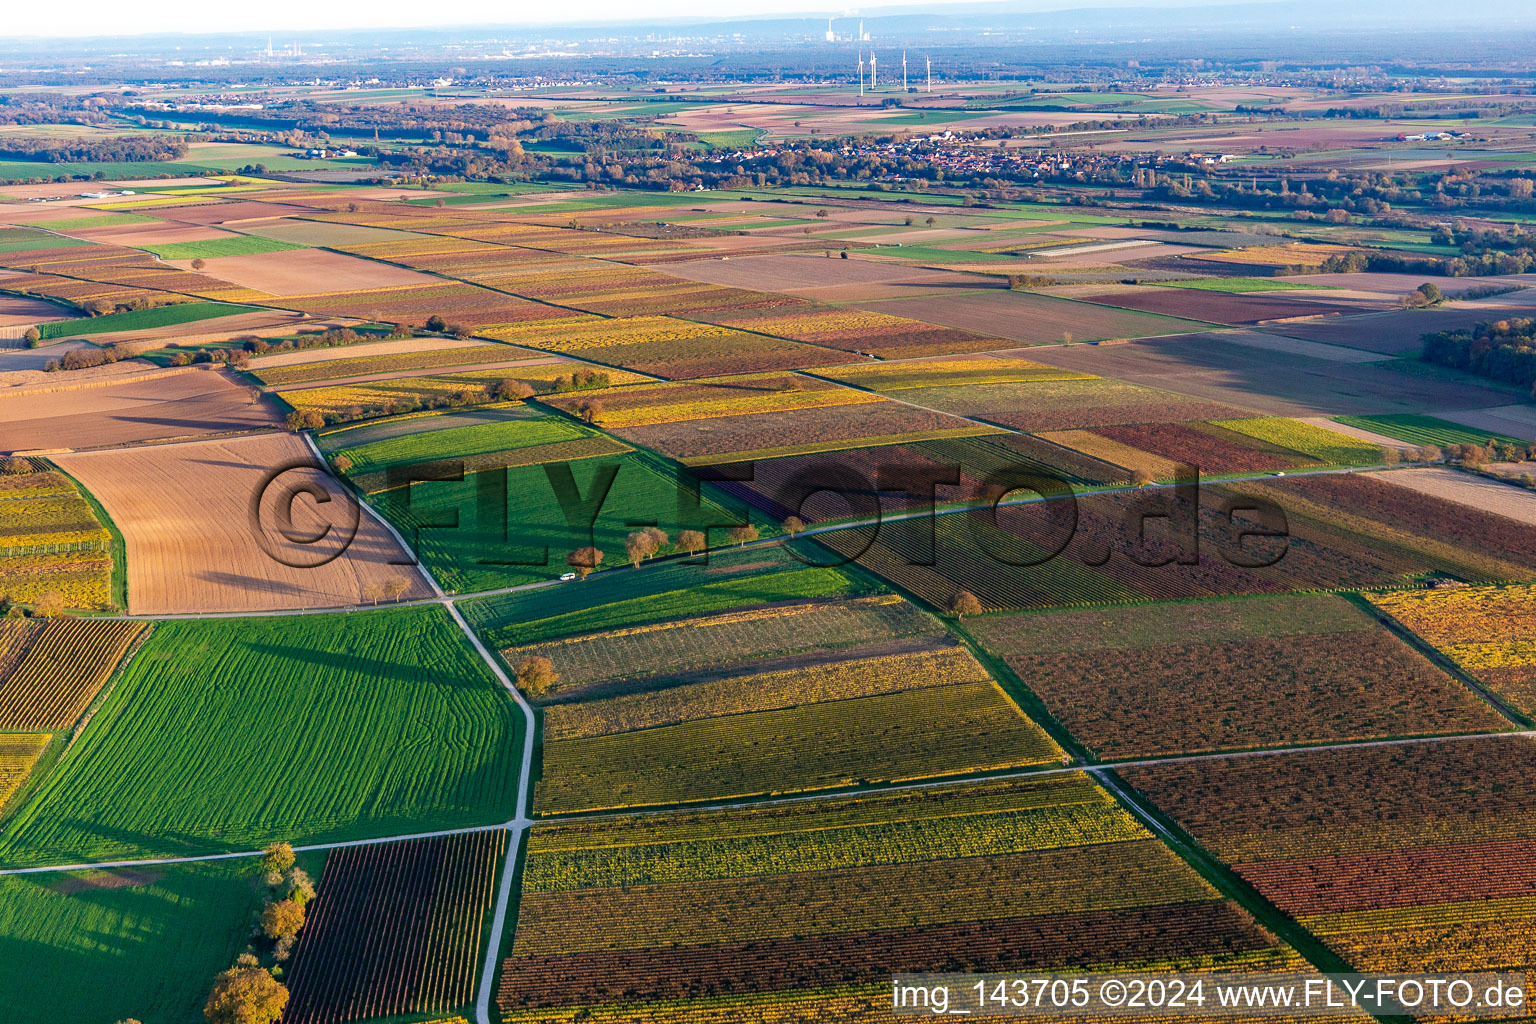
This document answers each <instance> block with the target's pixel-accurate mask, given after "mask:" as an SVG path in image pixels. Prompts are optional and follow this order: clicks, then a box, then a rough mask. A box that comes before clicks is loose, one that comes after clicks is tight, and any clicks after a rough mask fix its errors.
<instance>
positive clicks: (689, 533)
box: [677, 530, 709, 555]
mask: <svg viewBox="0 0 1536 1024" xmlns="http://www.w3.org/2000/svg"><path fill="white" fill-rule="evenodd" d="M708 543H709V541H708V540H707V539H706V538H705V536H704V534H703V532H702V531H700V530H684V531H683V532H682V533H679V534H678V535H677V546H678V547H680V548H682V549H683V550H684V551H686V552H688V553H689V554H690V555H696V554H698V553H699V552H700V551H703V550H704V546H705V545H706V544H708Z"/></svg>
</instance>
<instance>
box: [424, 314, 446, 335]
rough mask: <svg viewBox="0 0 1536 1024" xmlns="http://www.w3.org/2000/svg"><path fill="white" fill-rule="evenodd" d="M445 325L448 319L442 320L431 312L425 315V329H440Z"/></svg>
mask: <svg viewBox="0 0 1536 1024" xmlns="http://www.w3.org/2000/svg"><path fill="white" fill-rule="evenodd" d="M447 326H448V321H446V320H444V319H443V318H442V317H440V316H438V315H437V314H436V313H433V314H432V315H431V316H429V317H427V330H429V331H440V330H442V329H443V328H444V327H447Z"/></svg>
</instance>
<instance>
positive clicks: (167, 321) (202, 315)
mask: <svg viewBox="0 0 1536 1024" xmlns="http://www.w3.org/2000/svg"><path fill="white" fill-rule="evenodd" d="M255 312H257V307H256V306H240V305H236V304H235V303H232V302H183V303H179V304H177V305H174V306H154V307H152V308H150V309H135V310H130V311H129V312H126V313H108V314H107V315H106V316H97V317H91V318H90V319H89V320H60V321H58V322H56V323H51V324H43V325H42V326H41V327H39V328H38V329H39V330H40V331H41V332H42V335H43V339H44V340H45V341H47V340H53V339H57V338H78V337H90V336H94V335H97V334H119V333H122V332H123V331H142V330H147V329H149V328H154V327H174V326H176V325H177V324H190V323H196V322H197V321H199V320H214V319H217V318H218V317H221V316H234V315H235V314H237V313H255Z"/></svg>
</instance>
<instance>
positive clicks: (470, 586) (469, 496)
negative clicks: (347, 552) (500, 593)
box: [377, 454, 734, 592]
mask: <svg viewBox="0 0 1536 1024" xmlns="http://www.w3.org/2000/svg"><path fill="white" fill-rule="evenodd" d="M561 465H568V468H569V470H570V472H571V474H572V478H573V480H574V482H575V484H576V488H577V490H578V491H579V495H580V496H579V498H573V500H572V503H571V505H572V507H571V508H570V509H569V510H563V509H562V507H561V505H560V503H559V501H558V500H557V499H556V497H555V491H554V487H553V485H552V484H551V482H550V477H549V475H548V473H549V472H555V473H558V472H559V470H558V469H556V468H555V467H554V466H551V467H548V468H546V467H544V466H519V467H515V468H512V469H508V470H505V471H504V472H505V474H506V475H505V477H504V478H503V477H502V476H501V473H502V471H488V472H484V473H470V474H468V475H467V476H465V478H464V479H463V480H454V481H429V482H425V483H418V484H415V485H413V486H411V487H409V488H399V489H396V490H392V491H387V492H384V494H383V495H381V496H380V497H379V498H378V499H377V507H378V509H379V511H380V512H382V513H383V514H384V515H385V516H386V517H387V518H388V519H389V521H390V522H391V523H393V524H394V526H395V528H396V529H398V530H399V531H400V532H401V534H402V535H403V536H404V537H405V539H406V541H407V543H409V544H411V545H412V547H413V549H414V550H415V551H416V552H417V554H418V555H419V556H420V557H421V558H422V560H423V561H424V562H425V563H426V565H427V567H428V568H429V569H430V570H431V571H432V573H433V574H434V575H435V576H436V577H437V579H438V581H439V582H440V583H442V585H443V587H444V589H447V590H451V591H458V592H469V591H476V590H495V589H498V588H500V587H511V586H518V585H520V584H524V583H532V582H536V581H538V580H547V579H553V578H555V577H557V576H559V575H560V574H562V573H564V572H566V571H567V567H566V564H565V556H566V555H567V554H569V553H570V552H572V551H574V550H576V549H577V548H580V547H585V546H587V545H588V544H592V543H595V544H596V545H597V547H598V549H599V550H601V551H602V552H604V554H605V555H606V558H605V560H604V562H603V565H604V567H605V568H607V567H612V566H616V565H623V564H624V538H625V536H626V535H627V534H629V533H631V532H633V531H634V530H636V529H639V526H638V525H637V524H639V523H643V522H654V523H655V524H656V525H657V526H659V527H660V528H661V529H663V530H665V531H666V532H667V533H668V534H669V535H671V536H673V537H675V536H676V535H677V533H678V531H679V530H685V529H690V528H700V527H701V526H703V525H708V524H709V523H728V522H731V521H732V520H733V518H734V517H733V516H732V514H731V513H728V512H726V511H725V510H724V509H722V508H721V507H720V506H718V505H716V504H714V503H713V502H711V501H709V500H708V499H707V498H705V499H704V501H703V513H702V516H703V520H704V521H703V522H695V521H690V522H680V521H679V513H678V484H677V480H676V478H675V477H673V476H669V475H665V474H663V473H662V472H661V471H660V470H658V469H656V468H653V467H652V465H651V464H650V463H649V462H648V461H647V460H645V459H644V458H643V457H641V456H639V455H633V454H627V455H621V456H618V457H614V458H590V459H582V460H580V461H576V462H571V463H569V464H561ZM599 473H602V474H604V476H605V477H606V476H607V475H608V474H610V473H611V474H612V483H611V486H610V488H609V490H608V493H607V496H606V498H604V499H603V501H602V504H601V506H600V508H598V510H597V511H596V513H595V515H596V518H595V519H593V518H592V515H593V513H592V511H591V509H587V510H585V512H583V511H582V510H581V509H580V508H579V507H578V506H579V505H581V504H584V503H586V502H588V501H591V500H595V499H593V497H592V496H593V493H594V488H593V483H594V480H596V479H597V477H598V474H599ZM503 479H504V481H505V482H504V484H503ZM567 511H569V512H570V513H571V514H572V515H574V516H575V517H576V520H577V522H576V523H575V524H574V525H573V524H572V523H571V522H570V521H568V519H567ZM587 523H591V524H592V530H591V533H590V535H589V534H588V532H587V530H586V529H585V526H586V524H587ZM712 539H713V540H714V541H715V542H716V543H720V542H722V541H723V539H724V538H723V532H720V531H717V532H716V533H715V534H714V537H713V538H712Z"/></svg>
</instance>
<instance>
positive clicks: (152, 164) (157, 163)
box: [0, 112, 374, 191]
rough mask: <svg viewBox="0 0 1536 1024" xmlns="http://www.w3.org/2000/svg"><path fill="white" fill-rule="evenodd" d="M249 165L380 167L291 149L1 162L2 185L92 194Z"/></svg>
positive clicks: (201, 148)
mask: <svg viewBox="0 0 1536 1024" xmlns="http://www.w3.org/2000/svg"><path fill="white" fill-rule="evenodd" d="M167 113H169V112H167ZM249 164H261V165H262V166H264V167H265V168H266V169H267V170H269V171H319V170H325V169H328V168H336V169H343V170H361V169H363V168H367V167H372V166H374V162H373V161H372V160H370V159H368V158H367V157H348V158H346V159H336V160H306V159H304V158H302V157H301V156H297V155H295V151H294V150H292V149H289V148H288V147H286V146H264V145H258V144H244V143H202V144H199V145H197V146H195V147H194V148H193V151H192V152H191V153H189V154H187V156H186V157H184V158H182V159H180V160H142V161H140V160H114V161H97V160H91V161H86V162H83V163H70V164H56V163H48V162H46V161H42V160H0V181H29V180H33V179H37V180H42V181H59V182H70V183H71V184H70V185H69V186H67V187H71V188H72V187H75V186H78V190H79V191H86V190H88V189H93V188H97V187H99V186H96V185H93V184H92V183H90V182H88V181H86V180H85V179H87V178H91V177H94V176H95V175H97V174H100V175H102V176H103V177H104V178H106V179H108V180H113V181H120V180H135V179H147V178H180V177H185V176H189V175H196V174H206V173H208V172H210V171H213V172H216V173H227V172H230V171H235V170H238V169H239V168H241V167H244V166H246V165H249ZM210 184H212V183H210Z"/></svg>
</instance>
